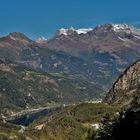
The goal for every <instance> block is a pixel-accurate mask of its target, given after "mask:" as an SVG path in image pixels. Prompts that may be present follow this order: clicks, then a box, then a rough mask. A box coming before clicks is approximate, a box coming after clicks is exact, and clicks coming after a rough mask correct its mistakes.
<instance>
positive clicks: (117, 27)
mask: <svg viewBox="0 0 140 140" xmlns="http://www.w3.org/2000/svg"><path fill="white" fill-rule="evenodd" d="M112 26H113V30H114V31H120V30H130V29H132V28H134V27H132V26H129V25H127V24H112Z"/></svg>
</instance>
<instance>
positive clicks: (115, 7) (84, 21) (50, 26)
mask: <svg viewBox="0 0 140 140" xmlns="http://www.w3.org/2000/svg"><path fill="white" fill-rule="evenodd" d="M108 22H112V23H127V24H130V25H134V26H136V27H140V0H0V36H3V35H6V34H8V33H9V32H14V31H19V32H23V33H25V34H26V35H28V36H29V37H31V38H32V39H35V38H37V37H38V36H40V35H42V36H45V37H51V36H52V35H53V34H54V33H55V31H56V30H57V29H59V28H61V27H64V28H69V27H71V26H73V27H75V28H83V27H84V28H85V27H95V26H96V25H98V24H104V23H108Z"/></svg>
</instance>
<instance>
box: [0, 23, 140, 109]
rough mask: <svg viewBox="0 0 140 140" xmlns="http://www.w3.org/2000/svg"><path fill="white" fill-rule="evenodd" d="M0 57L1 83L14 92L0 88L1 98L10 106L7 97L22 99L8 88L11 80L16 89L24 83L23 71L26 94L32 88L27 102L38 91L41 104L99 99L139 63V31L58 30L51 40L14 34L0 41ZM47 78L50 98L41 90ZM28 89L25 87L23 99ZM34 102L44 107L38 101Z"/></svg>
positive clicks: (117, 28) (116, 26) (121, 26)
mask: <svg viewBox="0 0 140 140" xmlns="http://www.w3.org/2000/svg"><path fill="white" fill-rule="evenodd" d="M0 58H1V67H0V71H1V73H4V74H5V77H4V75H3V74H1V75H2V77H1V79H0V80H1V81H2V82H1V83H2V84H3V85H7V82H9V81H10V82H11V83H12V84H10V85H11V89H14V90H10V92H9V91H8V93H7V89H8V88H10V86H9V85H8V86H7V87H6V86H4V88H2V89H1V90H2V92H1V98H2V99H3V98H5V96H8V97H10V100H12V101H14V99H13V98H15V97H14V96H13V97H12V98H11V94H13V93H11V92H15V93H16V94H17V95H18V96H20V98H21V96H22V98H26V96H25V95H24V94H23V93H22V94H21V91H19V90H20V88H19V89H15V88H13V87H15V85H14V86H13V83H15V84H17V83H16V80H17V81H18V84H19V85H18V84H17V87H20V85H24V84H23V83H26V82H25V79H24V78H25V77H28V76H27V75H28V72H27V73H26V72H25V71H29V73H31V79H30V78H29V77H30V76H29V77H28V78H29V79H28V80H31V81H32V83H30V82H31V81H30V82H29V81H28V82H29V84H27V83H26V84H27V87H31V89H32V86H33V87H34V85H36V88H37V90H36V91H34V90H33V91H34V92H33V94H34V95H32V96H33V97H35V96H36V95H35V93H36V92H38V93H40V94H41V93H42V95H43V96H44V94H45V97H44V99H43V100H45V101H46V100H47V99H48V98H51V101H55V102H60V101H61V102H63V103H69V102H80V101H87V100H92V99H93V100H94V99H95V98H96V99H102V98H103V96H105V92H107V90H108V89H109V88H110V87H111V85H112V83H113V82H114V81H115V80H116V79H117V77H118V76H119V75H120V74H121V73H122V72H123V70H124V69H125V68H126V67H128V66H129V65H130V64H132V63H133V62H135V61H136V60H138V59H139V58H140V30H139V29H137V28H135V27H133V26H129V25H126V24H110V23H108V24H105V25H101V26H97V27H95V28H93V29H92V28H89V29H78V30H76V29H74V28H70V29H59V30H58V31H57V32H56V34H55V35H54V37H52V38H51V39H45V38H44V37H41V38H39V39H38V40H36V41H33V40H31V39H29V38H28V37H27V36H25V35H24V34H22V33H19V32H14V33H10V34H9V35H7V36H5V37H1V38H0ZM7 62H8V63H7ZM15 65H16V66H15ZM9 67H10V68H9ZM7 69H8V70H7ZM15 69H16V70H15ZM14 71H16V74H17V75H18V76H17V79H16V80H15V78H11V79H10V76H12V75H11V74H13V75H14V74H15V72H14ZM32 73H35V74H32ZM40 73H41V74H40ZM9 74H10V76H9ZM26 74H27V75H26ZM29 75H30V74H29ZM39 75H41V76H39ZM20 76H21V77H20ZM32 76H33V77H32ZM34 77H39V78H40V80H41V79H42V80H41V81H43V82H42V83H43V84H42V83H38V82H39V81H38V82H37V83H36V80H33V79H34ZM42 77H43V78H42ZM50 77H51V78H52V80H51V82H53V83H52V84H53V90H54V91H52V89H51V91H52V92H53V93H52V92H50V91H48V88H50V87H45V86H47V85H46V81H47V80H45V79H49V78H50ZM58 77H59V78H58ZM32 78H33V79H32ZM62 78H63V79H64V81H65V82H64V81H63V80H62ZM4 79H6V80H5V81H4ZM59 79H61V80H62V81H58V80H59ZM3 81H4V82H3ZM34 82H35V83H36V84H35V83H34ZM21 83H22V84H21ZM60 83H64V84H60ZM26 84H25V85H26ZM41 84H42V85H41ZM59 84H60V85H59ZM23 89H24V88H23ZM31 89H29V88H28V90H27V92H28V94H29V90H31ZM3 90H5V91H3ZM5 92H6V95H5V94H4V93H5ZM25 94H26V93H25ZM3 95H4V96H3ZM37 97H38V96H37ZM67 97H69V98H67ZM46 98H47V99H46ZM7 99H8V98H7ZM27 100H28V99H27ZM12 101H10V103H12ZM47 101H48V100H47ZM8 102H9V101H8ZM20 102H21V103H23V102H24V103H23V104H24V105H23V104H21V106H24V107H23V108H26V107H27V105H26V107H25V102H26V100H25V101H23V100H22V101H20ZM40 102H42V104H43V103H44V101H42V100H41V101H39V102H38V103H40ZM2 104H3V103H2ZM27 104H28V103H27Z"/></svg>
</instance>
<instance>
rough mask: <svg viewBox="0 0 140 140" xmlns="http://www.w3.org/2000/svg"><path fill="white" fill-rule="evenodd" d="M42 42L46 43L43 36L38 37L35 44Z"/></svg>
mask: <svg viewBox="0 0 140 140" xmlns="http://www.w3.org/2000/svg"><path fill="white" fill-rule="evenodd" d="M44 41H47V39H46V38H45V37H43V36H40V37H39V38H38V39H37V40H36V42H37V43H42V42H44Z"/></svg>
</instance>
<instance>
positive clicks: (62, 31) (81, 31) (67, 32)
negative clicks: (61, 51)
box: [56, 27, 93, 36]
mask: <svg viewBox="0 0 140 140" xmlns="http://www.w3.org/2000/svg"><path fill="white" fill-rule="evenodd" d="M91 30H93V29H92V28H87V29H86V28H83V29H74V28H73V27H71V28H69V29H65V28H61V29H59V30H58V31H57V32H56V36H60V35H65V36H68V35H72V34H78V35H80V34H86V33H87V32H89V31H91Z"/></svg>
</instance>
